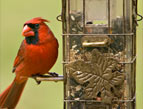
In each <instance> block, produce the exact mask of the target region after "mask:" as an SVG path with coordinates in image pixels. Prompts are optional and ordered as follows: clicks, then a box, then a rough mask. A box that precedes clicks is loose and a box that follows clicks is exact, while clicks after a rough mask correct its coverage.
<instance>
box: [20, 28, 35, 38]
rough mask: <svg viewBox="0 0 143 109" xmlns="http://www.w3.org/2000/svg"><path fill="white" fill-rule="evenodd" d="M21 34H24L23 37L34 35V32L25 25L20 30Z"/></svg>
mask: <svg viewBox="0 0 143 109" xmlns="http://www.w3.org/2000/svg"><path fill="white" fill-rule="evenodd" d="M22 35H23V36H25V37H28V36H34V35H35V33H34V31H33V30H32V29H31V28H30V27H28V26H27V25H25V26H24V28H23V31H22Z"/></svg>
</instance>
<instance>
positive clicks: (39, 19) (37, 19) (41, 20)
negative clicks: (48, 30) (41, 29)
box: [26, 17, 49, 24]
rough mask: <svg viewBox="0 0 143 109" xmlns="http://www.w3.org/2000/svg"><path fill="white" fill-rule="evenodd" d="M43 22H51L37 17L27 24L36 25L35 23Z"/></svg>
mask: <svg viewBox="0 0 143 109" xmlns="http://www.w3.org/2000/svg"><path fill="white" fill-rule="evenodd" d="M42 22H49V21H48V20H46V19H43V18H41V17H36V18H33V19H31V20H29V21H27V22H26V23H34V24H35V23H42Z"/></svg>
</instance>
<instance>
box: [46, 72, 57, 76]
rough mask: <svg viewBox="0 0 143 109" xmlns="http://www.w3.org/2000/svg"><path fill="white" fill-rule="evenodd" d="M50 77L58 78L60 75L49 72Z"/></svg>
mask: <svg viewBox="0 0 143 109" xmlns="http://www.w3.org/2000/svg"><path fill="white" fill-rule="evenodd" d="M48 74H49V75H51V76H52V77H58V76H59V75H58V74H57V73H55V72H49V73H48Z"/></svg>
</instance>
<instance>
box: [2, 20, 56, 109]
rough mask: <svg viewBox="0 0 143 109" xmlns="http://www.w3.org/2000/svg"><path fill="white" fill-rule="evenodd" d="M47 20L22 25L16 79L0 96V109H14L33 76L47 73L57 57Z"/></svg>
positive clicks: (14, 66) (15, 62) (15, 68)
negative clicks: (21, 39)
mask: <svg viewBox="0 0 143 109" xmlns="http://www.w3.org/2000/svg"><path fill="white" fill-rule="evenodd" d="M44 22H49V21H48V20H45V19H42V18H40V17H37V18H33V19H31V20H29V21H27V22H26V23H25V24H24V27H23V31H22V35H23V36H24V37H25V39H24V40H23V41H22V44H21V46H20V49H19V51H18V54H17V56H16V58H15V61H14V65H13V72H15V74H16V77H15V79H14V80H13V82H12V83H11V84H10V85H9V86H8V88H7V89H6V90H4V92H3V93H2V94H0V108H8V109H14V108H15V107H16V105H17V103H18V101H19V99H20V96H21V94H22V91H23V89H24V87H25V84H26V82H27V80H28V77H31V76H33V75H43V74H45V73H48V72H49V70H50V69H51V67H52V66H53V65H54V64H55V62H56V60H57V57H58V41H57V39H56V38H55V36H54V34H53V33H52V31H51V30H50V29H49V27H48V26H47V25H46V24H45V23H44Z"/></svg>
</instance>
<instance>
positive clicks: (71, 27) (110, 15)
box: [62, 0, 137, 109]
mask: <svg viewBox="0 0 143 109" xmlns="http://www.w3.org/2000/svg"><path fill="white" fill-rule="evenodd" d="M136 15H137V0H62V23H63V35H62V36H63V72H64V109H135V87H136V85H135V84H136V80H135V77H136V76H135V75H136V67H135V66H136V25H137V20H136Z"/></svg>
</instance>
